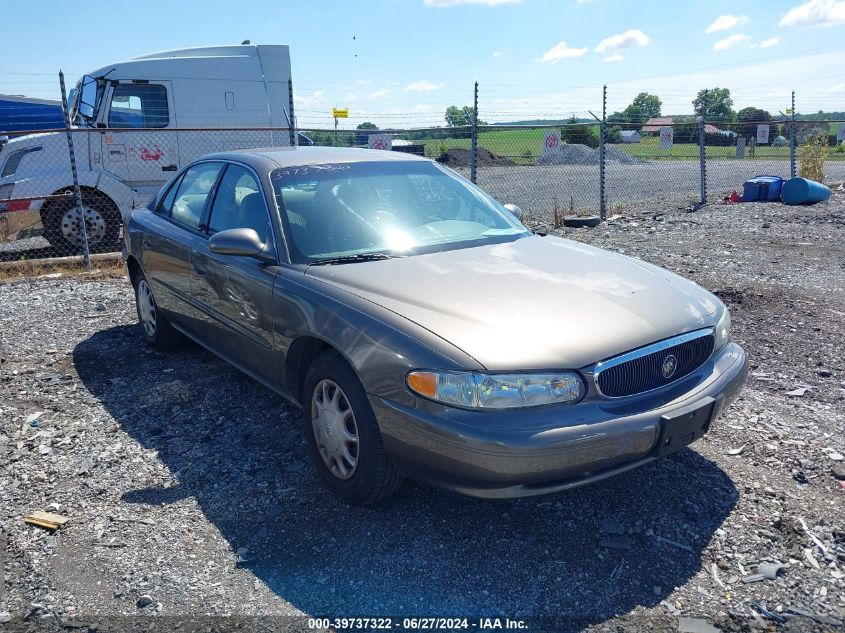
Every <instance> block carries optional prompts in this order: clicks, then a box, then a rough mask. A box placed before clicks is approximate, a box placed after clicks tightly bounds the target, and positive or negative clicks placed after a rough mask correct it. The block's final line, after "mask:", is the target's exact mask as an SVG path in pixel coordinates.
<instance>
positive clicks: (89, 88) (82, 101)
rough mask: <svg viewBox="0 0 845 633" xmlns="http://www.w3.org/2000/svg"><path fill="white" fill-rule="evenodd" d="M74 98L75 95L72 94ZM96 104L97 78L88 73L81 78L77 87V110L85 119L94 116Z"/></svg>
mask: <svg viewBox="0 0 845 633" xmlns="http://www.w3.org/2000/svg"><path fill="white" fill-rule="evenodd" d="M74 98H76V96H75V95H74ZM96 104H97V80H96V79H94V78H93V77H91V76H90V75H85V76H84V77H83V78H82V85H81V86H80V88H79V105H78V107H77V112H79V114H81V115H82V116H83V117H85V118H86V119H90V118H91V117H93V116H94V107H95V106H96Z"/></svg>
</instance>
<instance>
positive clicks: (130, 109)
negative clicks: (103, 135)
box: [108, 84, 170, 129]
mask: <svg viewBox="0 0 845 633" xmlns="http://www.w3.org/2000/svg"><path fill="white" fill-rule="evenodd" d="M169 123H170V111H169V109H168V106H167V89H166V88H165V87H164V86H159V85H156V84H117V85H116V86H115V87H114V90H112V96H111V105H110V106H109V122H108V125H109V127H115V128H130V129H132V128H136V129H142V128H159V127H167V125H168V124H169Z"/></svg>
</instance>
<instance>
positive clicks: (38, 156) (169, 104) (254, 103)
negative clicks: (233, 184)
mask: <svg viewBox="0 0 845 633" xmlns="http://www.w3.org/2000/svg"><path fill="white" fill-rule="evenodd" d="M68 102H69V106H68V107H69V115H70V118H71V124H72V138H73V145H74V154H75V157H76V163H77V171H78V177H79V183H80V187H81V190H82V208H78V207H77V205H75V204H74V203H73V202H72V199H70V198H69V197H67V196H66V195H65V196H62V194H66V193H68V192H70V191H72V190H73V179H72V175H71V168H70V158H69V152H68V147H67V139H66V136H65V133H64V132H63V131H62V132H48V133H42V134H31V135H27V136H21V137H17V138H12V139H11V140H9V142H8V143H6V144H5V145H4V146H3V147H2V149H0V215H2V214H5V215H7V216H9V215H11V214H13V213H14V214H28V215H29V216H30V217H31V218H32V222H33V223H36V224H37V223H38V222H39V221H40V223H41V224H42V225H43V235H44V237H46V238H47V240H48V241H49V242H50V244H51V245H52V246H54V247H56V249H57V250H59V251H61V252H64V253H68V252H79V249H80V246H81V244H82V231H81V228H82V220H83V219H84V221H85V228H86V231H87V233H88V242H89V246H90V247H91V249H92V250H93V251H104V250H113V249H114V248H115V247H116V246H117V245H118V244H119V237H120V227H121V223H122V218H123V217H124V216H125V215H126V213H128V212H129V210H130V209H132V207H133V206H137V205H143V204H146V203H147V202H148V201H149V200H150V199H151V198H152V197H153V196H154V195H155V194H156V193H157V192H158V190H159V189H160V188H161V186H162V185H163V184H164V183H165V182H166V181H167V180H168V179H169V178H170V177H171V176H172V175H173V174H174V173H175V172H176V171H177V170H178V169H179V167H180V166H181V165H183V164H185V163H188V162H190V161H192V160H194V159H195V158H197V157H199V156H202V155H203V154H207V153H210V152H219V151H228V150H233V149H244V148H250V147H262V146H288V145H295V144H296V136H295V134H293V132H292V131H291V130H292V128H293V112H292V99H291V66H290V53H289V49H288V47H287V46H284V45H263V46H254V45H240V46H212V47H204V48H189V49H180V50H171V51H163V52H159V53H151V54H149V55H142V56H140V57H135V58H133V59H129V60H126V61H123V62H119V63H115V64H109V65H106V66H103V67H101V68H99V69H96V70H94V71H91V72H90V73H88V74H86V75H85V76H84V77H82V78H81V79H80V80H79V82H78V83H77V84H76V87H75V88H74V89H73V90H71V92H70V95H69V98H68ZM280 128H281V129H280ZM23 224H25V222H21V221H20V219H17V218H16V222H14V223H12V222H9V221H7V222H6V223H5V225H6V226H13V225H15V226H21V225H23Z"/></svg>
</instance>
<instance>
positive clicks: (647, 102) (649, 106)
mask: <svg viewBox="0 0 845 633" xmlns="http://www.w3.org/2000/svg"><path fill="white" fill-rule="evenodd" d="M628 107H629V108H630V107H633V108H636V109H637V110H639V113H640V115H641V116H643V117H645V119H646V120H648V119H651V118H653V117H658V116H660V111H661V110H662V108H663V102H662V101H661V100H660V97H658V96H657V95H650V94H648V93H647V92H641V93H640V94H638V95H637V96H636V97H634V100H633V101H632V102H631V105H630V106H628Z"/></svg>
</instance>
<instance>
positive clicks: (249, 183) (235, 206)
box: [208, 165, 270, 243]
mask: <svg viewBox="0 0 845 633" xmlns="http://www.w3.org/2000/svg"><path fill="white" fill-rule="evenodd" d="M240 228H245V229H253V230H255V232H256V233H258V237H260V238H261V241H262V242H265V243H266V242H267V238H268V236H269V234H270V215H269V213H268V212H267V205H266V204H264V196H263V195H262V194H261V187H260V186H259V185H258V181H257V180H256V179H255V176H253V175H252V172H250V171H249V170H248V169H246V168H244V167H241V166H240V165H229V166H228V167H226V173H224V174H223V177H222V178H221V179H220V184H219V185H218V187H217V193H216V194H215V195H214V204H213V205H212V207H211V216H210V217H209V220H208V230H209V232H211V233H217V232H218V231H225V230H227V229H240Z"/></svg>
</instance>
